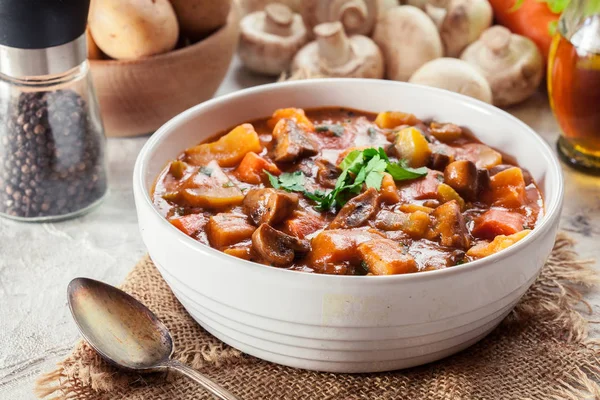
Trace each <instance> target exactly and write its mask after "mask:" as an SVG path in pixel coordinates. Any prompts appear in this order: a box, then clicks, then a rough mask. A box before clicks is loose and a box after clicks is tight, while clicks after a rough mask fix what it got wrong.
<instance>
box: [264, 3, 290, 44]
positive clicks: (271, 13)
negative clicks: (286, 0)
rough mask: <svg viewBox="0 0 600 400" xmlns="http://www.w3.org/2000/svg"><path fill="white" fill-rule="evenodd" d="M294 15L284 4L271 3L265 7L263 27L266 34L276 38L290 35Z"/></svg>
mask: <svg viewBox="0 0 600 400" xmlns="http://www.w3.org/2000/svg"><path fill="white" fill-rule="evenodd" d="M293 21H294V14H293V13H292V10H291V9H290V8H289V7H288V6H286V5H285V4H280V3H271V4H268V5H267V6H266V7H265V27H264V30H265V32H267V33H270V34H273V35H277V36H289V35H291V34H292V22H293Z"/></svg>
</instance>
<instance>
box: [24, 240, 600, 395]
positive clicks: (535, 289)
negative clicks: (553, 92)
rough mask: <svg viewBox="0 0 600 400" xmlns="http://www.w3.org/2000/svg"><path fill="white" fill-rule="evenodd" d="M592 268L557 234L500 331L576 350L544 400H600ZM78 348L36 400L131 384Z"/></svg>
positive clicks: (216, 353)
mask: <svg viewBox="0 0 600 400" xmlns="http://www.w3.org/2000/svg"><path fill="white" fill-rule="evenodd" d="M593 263H594V261H593V260H579V259H577V254H576V253H575V252H574V250H573V241H572V240H571V239H570V238H568V237H567V236H566V235H564V234H559V235H558V237H557V240H556V243H555V246H554V249H553V252H552V254H551V256H550V258H549V259H548V261H547V263H546V265H545V267H544V269H543V271H542V273H541V274H540V276H539V277H538V279H537V281H536V282H535V283H534V285H533V286H532V287H531V288H530V290H529V291H528V292H527V293H526V294H525V296H524V297H523V299H522V300H521V301H520V302H519V304H518V305H517V306H516V307H515V309H514V310H513V311H512V313H511V314H510V315H509V316H508V317H507V318H506V319H505V320H504V321H503V322H502V325H503V326H505V327H506V326H511V325H514V326H515V328H516V329H518V326H519V323H520V322H521V321H525V320H527V319H529V318H532V317H533V316H535V318H536V321H537V322H538V323H539V324H540V325H541V326H540V329H546V330H547V331H549V332H552V334H553V335H552V337H551V338H550V340H555V341H560V342H564V343H568V344H570V345H576V346H577V348H578V350H577V354H578V355H579V356H580V357H578V359H577V360H575V362H574V363H573V368H572V370H571V371H570V373H568V374H567V375H566V376H563V377H562V378H560V379H557V380H556V382H555V384H554V385H553V386H552V387H549V388H548V394H547V398H549V399H557V400H558V399H572V400H578V399H583V398H594V399H600V384H599V382H600V340H598V339H589V338H588V324H589V322H591V321H589V320H588V319H586V317H584V315H583V314H584V313H585V314H588V315H590V314H591V307H590V305H589V304H588V303H587V302H586V301H585V300H584V299H583V292H584V290H585V289H586V288H590V287H592V286H595V285H597V284H598V283H600V276H599V274H598V272H597V271H595V270H594V269H593V268H592V264H593ZM127 282H128V280H127V279H126V280H125V284H124V286H127ZM82 348H84V350H85V351H89V352H92V350H91V349H89V347H87V344H85V343H80V344H78V345H77V347H76V349H75V350H74V352H73V354H72V355H71V356H69V357H67V359H65V360H64V361H62V362H61V363H59V364H58V368H57V369H56V370H54V371H52V372H50V373H47V374H45V375H43V376H41V377H40V379H39V380H38V382H37V385H36V388H35V393H36V395H37V396H38V397H40V398H49V399H50V398H51V399H53V400H60V399H65V400H68V399H71V400H72V399H86V398H88V396H90V394H91V393H94V394H98V393H105V394H106V395H107V396H110V394H111V393H112V394H113V395H115V394H118V393H123V392H124V391H126V390H127V388H128V386H129V385H131V384H132V381H131V376H128V375H125V374H122V373H120V372H119V371H118V370H116V369H113V370H111V371H110V372H100V373H98V372H96V373H95V372H93V368H91V367H90V365H89V364H87V365H86V364H85V363H82V362H81V360H73V358H74V356H75V358H76V354H75V353H76V352H77V351H82ZM86 348H87V349H86ZM178 350H179V352H178V354H179V355H178V357H179V359H182V360H183V361H186V362H187V363H189V364H190V365H191V366H192V367H194V368H197V369H201V368H203V367H205V366H206V365H207V364H212V365H215V364H214V363H215V362H219V363H221V364H228V363H229V362H231V363H233V364H238V365H239V364H243V362H244V359H248V358H250V357H247V356H245V355H243V354H241V353H240V352H239V351H237V350H235V349H233V348H230V347H228V346H227V345H224V344H222V343H220V342H218V341H216V340H215V344H214V345H211V346H208V347H207V346H206V345H204V346H199V345H196V344H190V345H189V346H188V347H186V348H180V349H178ZM95 357H98V356H97V355H96V356H95ZM228 360H229V361H228ZM441 362H442V363H443V361H441ZM425 368H426V367H425ZM162 378H163V377H160V378H158V379H162ZM139 379H140V380H142V381H146V380H147V381H148V383H150V382H151V380H152V379H157V378H156V377H154V378H152V377H150V378H146V377H142V376H139ZM50 396H52V397H50ZM107 398H109V397H107ZM531 398H539V397H536V396H532V397H531Z"/></svg>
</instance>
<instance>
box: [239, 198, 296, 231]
mask: <svg viewBox="0 0 600 400" xmlns="http://www.w3.org/2000/svg"><path fill="white" fill-rule="evenodd" d="M242 205H243V208H244V213H245V214H246V215H248V216H249V217H250V219H251V220H252V221H253V222H254V223H255V224H256V225H260V224H271V225H274V224H277V223H279V222H281V221H283V220H284V219H285V218H286V217H287V216H288V215H290V214H291V212H292V211H294V209H295V208H296V207H297V206H298V195H297V194H294V193H287V192H284V191H282V190H275V189H252V190H250V191H249V192H248V194H247V195H246V197H245V198H244V202H243V203H242Z"/></svg>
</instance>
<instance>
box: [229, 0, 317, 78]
mask: <svg viewBox="0 0 600 400" xmlns="http://www.w3.org/2000/svg"><path fill="white" fill-rule="evenodd" d="M240 31H241V35H240V44H239V48H238V54H239V56H240V59H241V60H242V63H243V64H244V65H245V66H246V67H247V68H248V69H250V70H252V71H254V72H257V73H261V74H265V75H279V74H281V73H282V72H284V71H287V69H288V68H289V66H290V62H291V61H292V58H293V57H294V54H295V53H296V52H297V51H298V49H299V48H301V47H302V46H303V45H304V43H306V41H307V35H306V28H305V27H304V23H303V22H302V18H301V17H300V15H299V14H294V13H293V12H292V11H291V10H290V8H289V7H288V6H286V5H283V4H278V3H273V4H269V5H267V6H266V8H265V10H264V11H257V12H254V13H251V14H249V15H247V16H245V17H244V18H243V19H242V22H241V23H240Z"/></svg>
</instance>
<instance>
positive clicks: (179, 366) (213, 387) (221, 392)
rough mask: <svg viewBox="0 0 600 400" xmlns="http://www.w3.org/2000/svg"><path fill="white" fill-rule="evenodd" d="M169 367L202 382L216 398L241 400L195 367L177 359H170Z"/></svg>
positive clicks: (220, 399)
mask: <svg viewBox="0 0 600 400" xmlns="http://www.w3.org/2000/svg"><path fill="white" fill-rule="evenodd" d="M167 367H168V368H169V369H172V370H175V371H177V372H179V373H180V374H182V375H185V376H187V377H188V378H191V379H193V380H194V381H196V383H198V384H200V385H201V386H202V387H204V388H205V389H206V390H208V391H209V392H210V393H211V394H212V395H213V396H214V397H215V398H217V399H219V400H240V398H239V397H237V396H236V395H234V394H232V393H231V392H230V391H229V390H227V389H225V388H224V387H222V386H220V385H218V384H217V383H216V382H213V381H212V380H210V379H209V378H208V377H207V376H205V375H202V374H201V373H199V372H198V371H196V370H195V369H192V368H190V367H188V366H187V365H185V364H183V363H181V362H179V361H177V360H169V362H168V364H167Z"/></svg>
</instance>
